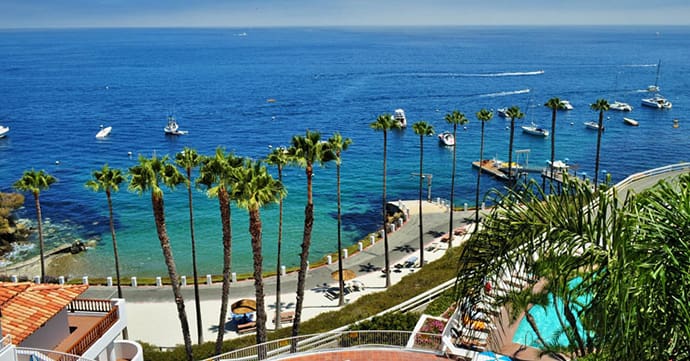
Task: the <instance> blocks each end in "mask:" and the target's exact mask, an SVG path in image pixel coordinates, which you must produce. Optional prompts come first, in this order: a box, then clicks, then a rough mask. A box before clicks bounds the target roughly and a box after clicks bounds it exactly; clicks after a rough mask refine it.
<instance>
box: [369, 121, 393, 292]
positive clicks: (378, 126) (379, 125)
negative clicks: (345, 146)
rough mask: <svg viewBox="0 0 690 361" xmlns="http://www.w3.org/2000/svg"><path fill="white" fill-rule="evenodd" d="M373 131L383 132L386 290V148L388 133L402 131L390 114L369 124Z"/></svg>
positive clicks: (387, 285)
mask: <svg viewBox="0 0 690 361" xmlns="http://www.w3.org/2000/svg"><path fill="white" fill-rule="evenodd" d="M369 126H370V127H371V129H373V130H374V131H377V132H379V131H380V132H383V196H382V203H383V248H384V250H383V252H384V257H383V258H384V262H385V267H384V270H383V271H384V272H385V273H386V288H388V287H390V285H391V275H390V272H391V268H390V260H389V258H388V212H387V211H386V203H387V201H386V147H387V144H388V131H389V130H392V129H400V123H399V122H398V121H396V120H395V119H393V116H392V115H390V114H382V115H379V116H378V117H377V118H376V121H374V122H372V123H371V124H369Z"/></svg>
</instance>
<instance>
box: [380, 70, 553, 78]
mask: <svg viewBox="0 0 690 361" xmlns="http://www.w3.org/2000/svg"><path fill="white" fill-rule="evenodd" d="M542 74H544V71H543V70H535V71H524V72H500V73H447V72H438V73H433V72H432V73H429V72H425V73H418V72H417V73H391V74H380V75H384V76H412V77H418V78H435V77H438V78H441V77H442V78H496V77H506V76H533V75H542Z"/></svg>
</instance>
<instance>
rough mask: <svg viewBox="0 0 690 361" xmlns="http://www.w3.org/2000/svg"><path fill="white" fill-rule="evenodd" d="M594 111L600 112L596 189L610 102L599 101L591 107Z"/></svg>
mask: <svg viewBox="0 0 690 361" xmlns="http://www.w3.org/2000/svg"><path fill="white" fill-rule="evenodd" d="M590 108H592V110H594V111H597V112H599V123H598V124H599V127H598V128H597V156H596V158H595V160H594V189H597V186H598V184H599V183H598V182H599V154H600V152H601V133H602V132H603V131H604V112H605V111H608V110H609V102H608V101H607V100H606V99H597V101H596V102H594V104H592V105H590Z"/></svg>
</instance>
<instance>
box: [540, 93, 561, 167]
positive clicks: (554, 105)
mask: <svg viewBox="0 0 690 361" xmlns="http://www.w3.org/2000/svg"><path fill="white" fill-rule="evenodd" d="M544 106H545V107H547V108H549V109H551V164H550V166H551V179H552V180H553V172H554V167H553V165H554V162H555V161H556V114H558V111H559V110H561V109H565V105H563V102H561V99H559V98H558V97H554V98H551V99H549V100H548V101H547V102H546V103H545V104H544Z"/></svg>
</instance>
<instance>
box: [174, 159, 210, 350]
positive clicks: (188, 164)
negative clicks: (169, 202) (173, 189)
mask: <svg viewBox="0 0 690 361" xmlns="http://www.w3.org/2000/svg"><path fill="white" fill-rule="evenodd" d="M202 160H203V156H200V155H199V153H197V151H196V150H194V149H191V148H189V147H184V149H182V151H181V152H179V153H177V154H176V155H175V163H176V164H177V165H178V166H180V167H181V168H182V169H184V171H185V177H186V178H187V179H186V181H185V184H186V185H187V199H188V204H189V234H190V238H191V241H192V272H193V273H194V305H195V306H196V331H197V343H204V331H203V329H202V327H203V326H202V325H203V324H202V323H201V301H200V299H199V275H198V269H197V265H196V240H195V238H194V207H193V205H192V170H194V169H196V168H198V167H199V166H200V165H201V162H202Z"/></svg>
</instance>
